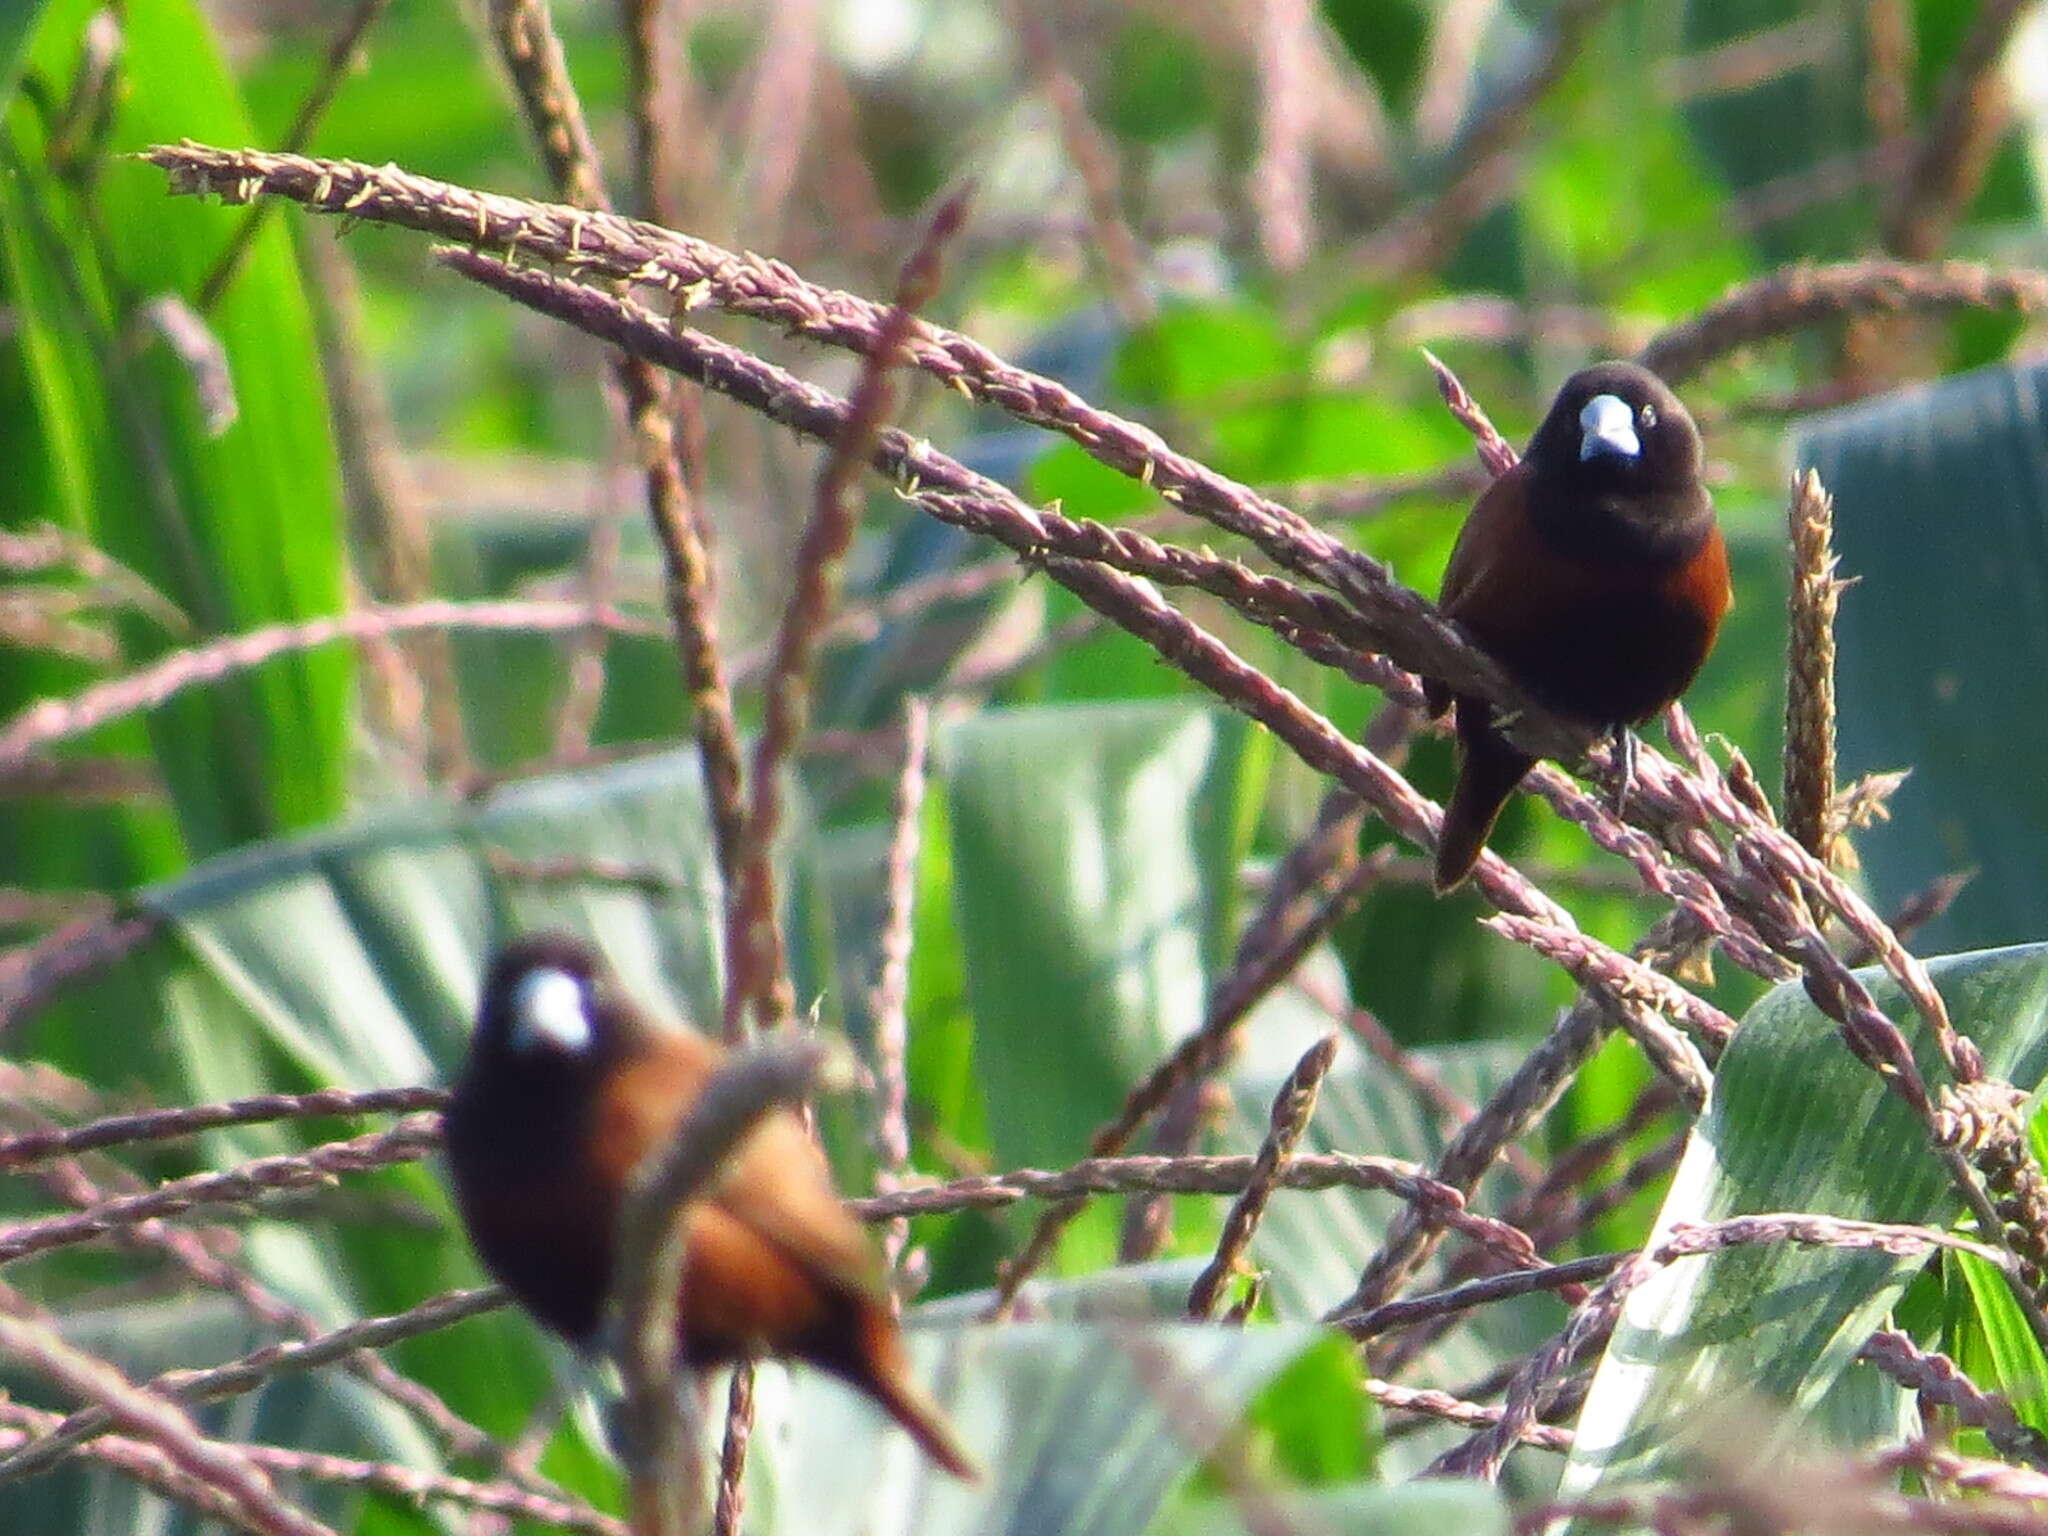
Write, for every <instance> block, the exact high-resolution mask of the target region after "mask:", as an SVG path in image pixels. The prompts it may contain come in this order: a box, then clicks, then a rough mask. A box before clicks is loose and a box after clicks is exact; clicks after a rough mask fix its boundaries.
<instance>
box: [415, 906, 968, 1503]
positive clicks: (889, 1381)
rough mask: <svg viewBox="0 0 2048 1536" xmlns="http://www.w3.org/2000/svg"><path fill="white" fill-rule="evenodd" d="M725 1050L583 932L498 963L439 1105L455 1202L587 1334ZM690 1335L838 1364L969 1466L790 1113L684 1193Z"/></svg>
mask: <svg viewBox="0 0 2048 1536" xmlns="http://www.w3.org/2000/svg"><path fill="white" fill-rule="evenodd" d="M724 1057H725V1051H724V1050H723V1048H722V1047H720V1046H719V1045H717V1044H715V1043H713V1042H712V1041H710V1040H708V1039H706V1038H705V1037H704V1036H702V1035H699V1034H697V1033H695V1032H694V1031H690V1030H687V1029H681V1028H668V1027H664V1026H662V1025H660V1024H657V1023H656V1022H655V1021H653V1020H652V1019H650V1018H649V1017H647V1016H646V1015H645V1014H644V1013H642V1012H641V1010H640V1009H639V1007H638V1006H637V1005H636V1004H635V1003H634V1002H633V1000H632V999H631V998H629V997H627V996H626V995H625V993H624V992H623V990H622V989H621V988H620V986H619V984H618V981H617V979H616V978H615V977H614V976H613V975H612V973H611V971H610V968H609V967H608V966H606V965H605V963H604V962H603V960H602V959H600V958H599V956H598V955H597V953H596V952H595V951H594V950H593V949H591V948H590V947H589V946H588V945H586V944H584V943H582V942H581V941H580V940H577V939H573V938H568V937H564V936H561V935H554V934H546V935H536V936H532V937H528V938H524V939H520V940H518V941H516V942H514V943H512V944H510V945H508V946H506V948H505V949H504V950H502V951H501V952H500V953H499V954H498V956H497V958H496V959H495V960H494V961H493V962H492V964H491V967H490V971H489V974H488V975H487V976H486V977H485V980H484V988H483V997H482V1001H481V1004H480V1005H479V1011H478V1018H477V1026H476V1034H475V1037H474V1039H473V1040H472V1041H471V1044H470V1052H469V1059H468V1061H467V1062H466V1063H465V1064H464V1066H463V1070H462V1075H461V1077H460V1079H459V1080H458V1081H457V1083H456V1085H455V1091H454V1094H453V1097H452V1098H451V1099H450V1101H449V1105H448V1114H447V1142H448V1158H449V1163H450V1165H451V1167H452V1169H453V1171H454V1176H455V1197H456V1203H457V1205H458V1206H459V1208H460V1209H461V1212H462V1219H463V1222H464V1224H465V1225H466V1226H467V1227H468V1229H469V1235H470V1239H471V1241H472V1242H473V1243H474V1244H475V1245H476V1250H477V1253H478V1255H479V1256H480V1257H481V1258H482V1260H483V1262H484V1265H485V1267H486V1268H488V1269H489V1270H490V1272H491V1273H492V1274H493V1275H495V1276H496V1277H497V1278H498V1279H499V1280H501V1281H503V1282H504V1284H505V1285H506V1286H507V1287H508V1288H509V1289H510V1290H511V1291H512V1293H513V1295H514V1296H516V1297H517V1298H518V1299H519V1301H520V1302H521V1303H522V1304H523V1305H524V1306H525V1307H526V1309H527V1310H528V1311H529V1312H531V1313H532V1314H533V1315H534V1316H535V1317H536V1318H538V1319H539V1320H540V1321H541V1322H542V1323H544V1324H545V1325H546V1326H547V1327H549V1328H551V1329H553V1330H554V1331H555V1332H556V1333H559V1334H561V1335H562V1336H563V1337H564V1338H565V1339H567V1340H568V1341H569V1342H570V1343H571V1344H573V1345H575V1346H577V1347H578V1348H579V1349H582V1350H585V1351H592V1350H595V1349H596V1348H597V1347H598V1345H599V1327H600V1323H601V1321H602V1314H603V1310H604V1304H605V1298H606V1297H607V1296H608V1295H609V1294H610V1291H611V1285H612V1250H613V1243H614V1239H615V1233H616V1229H617V1225H618V1219H619V1207H620V1204H621V1201H622V1200H623V1198H624V1196H625V1192H626V1188H627V1184H628V1181H629V1180H630V1179H631V1178H632V1177H633V1174H634V1171H635V1170H636V1169H637V1168H638V1167H639V1166H640V1165H641V1163H642V1162H643V1161H644V1160H645V1159H646V1158H647V1157H648V1156H649V1154H650V1153H653V1152H654V1151H656V1150H657V1149H658V1148H660V1147H662V1146H663V1145H665V1144H666V1143H667V1141H668V1140H669V1138H670V1137H671V1136H672V1135H673V1133H674V1132H675V1130H676V1128H677V1127H678V1125H680V1124H681V1122H682V1120H683V1117H684V1116H685V1115H686V1114H687V1113H688V1112H689V1110H690V1108H691V1106H692V1105H693V1104H694V1103H695V1102H696V1101H697V1098H698V1096H699V1095H700V1094H701V1093H702V1092H703V1091H704V1086H705V1084H706V1083H707V1082H708V1081H709V1079H710V1078H711V1076H712V1074H713V1073H714V1072H716V1071H717V1069H718V1067H719V1065H720V1063H721V1062H722V1061H723V1059H724ZM679 1335H680V1337H679V1340H678V1344H679V1347H680V1349H681V1353H682V1359H683V1361H684V1362H685V1363H686V1364H687V1365H689V1366H690V1367H692V1368H694V1369H705V1368H708V1367H713V1366H718V1365H725V1364H730V1363H732V1362H734V1361H737V1360H740V1359H743V1358H750V1357H753V1356H757V1355H781V1356H789V1357H792V1358H795V1359H799V1360H804V1361H807V1362H809V1363H810V1364H812V1365H815V1366H818V1367H820V1368H821V1369H823V1370H826V1371H829V1372H831V1373H832V1374H833V1375H835V1376H837V1377H839V1378H840V1379H841V1380H843V1381H846V1382H848V1383H850V1384H851V1385H852V1386H854V1387H856V1388H858V1389H859V1390H860V1391H861V1392H863V1393H865V1394H866V1395H867V1396H868V1397H870V1398H871V1399H873V1400H874V1401H875V1402H876V1403H877V1404H879V1405H880V1406H881V1407H882V1408H883V1410H884V1411H886V1412H887V1413H888V1414H889V1415H890V1416H891V1417H892V1418H894V1419H895V1420H896V1422H897V1423H899V1424H901V1425H902V1426H903V1428H904V1429H905V1430H907V1431H908V1432H909V1434H910V1436H911V1438H912V1439H913V1440H915V1441H916V1442H917V1444H918V1445H919V1446H921V1447H922V1448H923V1449H924V1451H925V1453H926V1454H927V1455H929V1456H930V1457H931V1458H932V1460H933V1461H935V1462H937V1463H938V1464H939V1465H940V1466H941V1467H944V1468H945V1469H946V1470H947V1471H948V1472H951V1473H952V1474H954V1475H955V1476H956V1477H964V1478H972V1477H974V1476H976V1475H977V1472H976V1468H975V1465H974V1463H973V1461H972V1460H971V1459H970V1458H969V1457H968V1456H967V1454H966V1453H965V1452H964V1451H963V1450H961V1448H960V1446H959V1444H958V1442H957V1441H956V1440H955V1438H954V1436H953V1432H952V1430H951V1429H950V1428H949V1427H948V1426H947V1424H946V1421H945V1419H944V1417H943V1416H942V1415H941V1413H940V1411H939V1409H938V1407H937V1405H936V1404H934V1403H933V1402H932V1401H931V1400H930V1399H929V1398H928V1397H927V1396H926V1395H925V1394H924V1392H923V1391H922V1390H921V1389H920V1388H919V1387H918V1385H917V1383H916V1382H915V1381H914V1380H913V1379H912V1378H911V1375H910V1366H909V1361H908V1359H907V1357H906V1355H905V1352H904V1349H903V1341H902V1336H901V1334H900V1333H899V1331H898V1329H897V1326H896V1322H895V1320H894V1318H893V1317H891V1315H890V1312H889V1308H888V1306H887V1304H886V1302H885V1301H884V1300H883V1299H882V1292H881V1288H880V1283H879V1274H878V1266H877V1264H876V1262H875V1258H874V1255H873V1253H872V1251H871V1250H870V1248H869V1246H868V1242H867V1237H866V1234H865V1233H864V1232H862V1230H861V1228H860V1226H859V1224H858V1223H857V1222H856V1221H855V1220H854V1218H853V1216H852V1214H851V1213H850V1212H849V1211H848V1210H847V1209H846V1207H845V1205H844V1204H843V1203H842V1202H841V1201H840V1199H839V1196H838V1195H837V1194H836V1193H835V1192H834V1189H833V1186H832V1181H831V1176H830V1173H829V1172H828V1170H827V1168H826V1165H825V1159H824V1156H823V1154H822V1153H821V1152H820V1151H819V1149H818V1146H817V1143H816V1142H815V1141H813V1140H812V1139H811V1136H810V1134H809V1133H808V1132H807V1131H806V1130H805V1129H804V1126H803V1124H802V1123H801V1122H800V1121H799V1120H798V1119H797V1117H796V1116H795V1115H794V1114H792V1113H790V1112H789V1111H787V1110H777V1111H774V1112H772V1113H771V1114H769V1115H768V1116H767V1117H766V1118H765V1119H763V1120H762V1121H761V1122H760V1123H759V1124H758V1125H757V1126H756V1127H755V1128H754V1129H753V1131H751V1132H750V1133H749V1134H748V1136H747V1137H746V1139H745V1140H743V1141H742V1142H741V1143H740V1145H739V1147H738V1149H737V1150H736V1151H735V1152H734V1154H733V1156H732V1158H731V1159H730V1161H729V1163H728V1165H727V1168H726V1172H725V1176H724V1177H723V1179H722V1180H721V1181H720V1182H719V1183H718V1184H717V1185H716V1186H715V1188H714V1189H713V1190H712V1192H711V1193H709V1194H708V1195H707V1196H706V1197H705V1198H704V1199H703V1200H700V1201H699V1202H697V1203H696V1204H695V1205H694V1206H692V1207H691V1209H690V1213H689V1225H688V1244H687V1252H686V1256H685V1258H684V1263H683V1281H682V1316H681V1319H680V1328H679Z"/></svg>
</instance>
